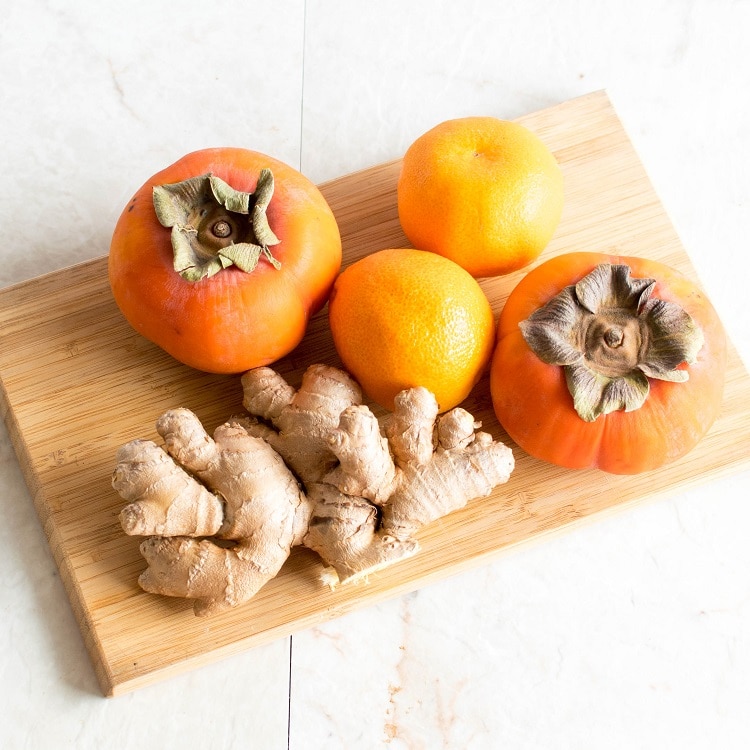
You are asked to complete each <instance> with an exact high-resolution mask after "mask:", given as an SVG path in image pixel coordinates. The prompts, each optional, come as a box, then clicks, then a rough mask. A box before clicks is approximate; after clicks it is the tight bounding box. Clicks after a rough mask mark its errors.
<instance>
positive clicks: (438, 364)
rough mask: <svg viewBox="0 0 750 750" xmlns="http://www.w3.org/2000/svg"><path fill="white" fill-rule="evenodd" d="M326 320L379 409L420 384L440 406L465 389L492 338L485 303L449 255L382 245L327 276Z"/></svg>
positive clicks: (489, 312) (342, 353)
mask: <svg viewBox="0 0 750 750" xmlns="http://www.w3.org/2000/svg"><path fill="white" fill-rule="evenodd" d="M329 322H330V327H331V332H332V334H333V341H334V345H335V347H336V351H337V352H338V354H339V357H340V358H341V361H342V363H343V364H344V366H345V367H346V369H347V370H348V371H349V372H350V373H351V375H352V376H353V377H354V378H355V379H356V380H357V381H358V382H359V383H360V385H361V386H362V389H363V390H364V392H365V393H366V394H367V395H368V396H369V397H370V398H371V399H372V400H373V401H375V402H376V403H378V404H380V405H381V406H383V407H385V408H386V409H393V399H394V397H395V396H396V394H397V393H398V392H399V391H401V390H403V389H405V388H410V387H414V386H424V387H425V388H427V389H429V390H430V391H432V393H433V394H435V397H436V398H437V401H438V405H439V408H440V411H446V410H448V409H451V408H453V407H454V406H456V405H457V404H459V403H460V402H461V401H463V400H464V399H465V398H466V396H468V394H469V392H470V391H471V389H472V388H473V387H474V385H475V383H476V382H477V381H478V380H479V378H480V377H481V375H482V373H483V372H484V370H485V369H486V367H487V365H488V363H489V359H490V356H491V354H492V348H493V345H494V340H495V332H494V319H493V313H492V308H491V307H490V303H489V301H488V299H487V297H486V296H485V294H484V292H483V291H482V288H481V287H480V286H479V284H478V283H477V281H476V279H474V278H472V276H471V275H470V274H469V273H467V272H466V271H465V270H464V269H462V268H461V267H460V266H458V265H457V264H456V263H454V262H453V261H450V260H448V259H446V258H442V257H441V256H439V255H436V254H434V253H429V252H424V251H421V250H413V249H387V250H381V251H379V252H375V253H373V254H372V255H368V256H365V257H364V258H362V259H361V260H359V261H357V262H356V263H354V264H352V265H351V266H349V267H348V268H346V269H345V270H344V271H343V272H342V273H341V274H340V275H339V277H338V278H337V280H336V282H335V283H334V287H333V292H332V294H331V297H330V300H329Z"/></svg>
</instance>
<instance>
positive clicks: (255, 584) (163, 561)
mask: <svg viewBox="0 0 750 750" xmlns="http://www.w3.org/2000/svg"><path fill="white" fill-rule="evenodd" d="M264 541H265V542H266V544H257V540H253V542H252V543H250V542H249V541H248V542H246V543H244V544H237V545H235V546H234V547H229V548H227V547H221V546H219V545H217V544H216V543H215V542H212V541H210V540H208V539H203V540H200V541H199V540H197V539H189V538H185V537H167V538H160V537H151V538H149V539H146V540H144V541H143V542H142V543H141V554H142V555H143V557H144V558H145V559H146V562H147V563H148V568H147V569H146V570H145V571H144V572H143V573H141V576H140V578H139V579H138V583H139V584H140V586H141V588H142V589H143V590H144V591H148V592H149V593H152V594H161V595H163V596H178V597H183V598H186V599H194V600H195V601H194V603H193V611H194V612H195V614H196V615H198V616H207V615H212V614H216V613H218V612H222V611H224V610H227V609H231V608H233V607H236V606H237V605H239V604H242V603H243V602H246V601H248V600H249V599H250V598H251V597H252V596H254V595H255V594H256V593H257V591H258V590H259V589H260V588H261V587H262V586H263V585H264V584H265V583H266V582H267V581H269V580H270V579H271V578H274V577H275V576H276V574H277V573H278V572H279V570H280V569H281V566H282V565H283V564H284V562H285V561H286V559H287V557H288V555H289V552H288V550H286V549H284V548H283V547H278V546H277V545H275V544H273V543H272V541H271V540H269V539H266V540H264ZM259 552H260V554H259Z"/></svg>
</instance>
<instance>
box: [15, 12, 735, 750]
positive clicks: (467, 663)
mask: <svg viewBox="0 0 750 750" xmlns="http://www.w3.org/2000/svg"><path fill="white" fill-rule="evenodd" d="M0 5H1V6H2V8H1V10H2V13H0V17H2V22H0V81H1V82H2V83H1V84H0V173H1V174H2V175H3V178H4V179H3V181H2V185H0V227H2V234H3V242H2V243H1V244H0V258H1V259H2V263H1V264H0V286H7V285H9V284H11V283H14V282H18V281H22V280H24V279H28V278H32V277H34V276H37V275H39V274H42V273H45V272H48V271H53V270H56V269H59V268H62V267H65V266H68V265H71V264H73V263H76V262H78V261H82V260H86V259H89V258H93V257H96V256H100V255H103V254H105V253H106V252H107V247H108V242H109V237H110V234H111V231H112V227H113V223H114V221H115V219H116V217H117V215H118V214H119V212H120V210H121V208H122V206H123V205H124V202H125V201H126V200H127V199H128V197H129V196H130V194H131V193H132V191H133V190H134V189H135V188H136V187H137V186H138V185H140V184H141V182H142V181H143V180H144V179H145V178H146V177H148V176H149V175H151V174H152V173H153V172H155V171H156V170H157V169H159V168H160V167H162V166H164V165H166V164H168V163H170V162H172V161H174V160H175V159H176V158H178V157H179V156H181V155H182V154H183V153H185V152H187V151H190V150H193V149H195V148H200V147H204V146H213V145H245V146H248V147H251V148H255V149H257V150H261V151H265V152H267V153H271V154H273V155H275V156H277V157H279V158H281V159H284V160H286V161H288V162H290V163H291V164H293V165H296V166H299V167H300V168H301V169H302V171H304V172H305V173H306V174H307V175H308V176H309V177H311V178H312V179H313V180H315V181H322V180H326V179H329V178H332V177H336V176H337V175H340V174H343V173H346V172H350V171H353V170H355V169H359V168H362V167H367V166H370V165H373V164H377V163H379V162H381V161H383V160H387V159H392V158H396V157H397V156H399V155H400V154H401V153H402V152H403V150H404V149H405V147H406V146H407V145H408V144H409V143H410V142H411V140H413V138H414V137H416V135H418V134H419V133H420V132H422V131H423V130H425V129H427V128H428V127H430V126H431V125H433V124H435V123H437V122H439V121H440V120H442V119H447V118H449V117H454V116H460V115H466V114H477V113H479V114H491V115H495V116H498V117H505V118H510V117H514V116H517V115H520V114H523V113H526V112H530V111H534V110H536V109H540V108H543V107H545V106H548V105H551V104H554V103H557V102H559V101H562V100H565V99H568V98H571V97H573V96H577V95H579V94H584V93H587V92H589V91H592V90H596V89H600V88H606V89H608V91H609V94H610V97H611V98H612V100H613V102H614V104H615V107H616V109H617V110H618V112H619V114H620V116H621V118H622V120H623V122H624V125H625V127H626V129H627V131H628V133H629V134H630V136H631V138H632V140H633V141H634V143H635V145H636V148H637V150H638V151H639V153H640V155H641V157H642V159H643V161H644V163H645V165H646V168H647V170H648V172H649V174H650V175H651V177H652V179H653V181H654V184H655V186H656V189H657V192H658V193H659V195H660V196H661V198H662V200H663V202H664V204H665V206H666V208H667V210H668V212H669V213H670V215H671V217H672V219H673V221H674V223H675V225H676V227H677V229H678V232H679V233H680V235H681V237H682V239H683V242H684V244H685V247H686V249H687V251H688V253H689V254H690V256H691V258H692V260H693V261H694V263H695V265H696V266H697V267H698V269H699V272H700V274H701V277H702V279H703V281H704V284H705V286H706V287H707V288H708V291H709V293H710V294H711V296H712V298H713V299H714V302H715V303H716V306H717V307H718V308H719V310H720V312H721V314H722V316H723V318H724V320H725V323H726V326H727V328H728V330H729V333H730V336H731V338H732V339H733V341H734V343H735V344H736V345H737V347H738V348H739V350H740V352H741V353H742V355H743V357H744V359H745V361H746V362H748V361H750V318H749V316H748V312H747V292H746V288H745V285H746V283H747V281H746V279H747V277H748V273H749V272H750V261H748V239H747V238H748V236H749V235H750V209H749V207H748V198H747V196H748V194H750V169H748V157H749V156H750V149H749V148H748V143H749V142H750V97H749V95H748V92H749V91H750V54H749V53H748V52H747V38H748V36H749V35H750V2H747V1H746V0H736V1H735V2H731V1H730V0H696V1H694V2H688V1H687V0H631V2H628V3H602V2H597V0H568V1H567V2H564V1H563V0H560V1H559V2H544V1H543V0H506V1H505V2H502V3H499V2H495V1H494V0H467V2H463V3H455V2H450V3H449V2H427V1H426V0H412V2H409V3H403V2H397V0H381V2H377V3H365V2H359V1H356V2H352V1H351V0H350V1H349V2H346V1H345V0H328V1H327V2H323V1H322V0H283V1H282V2H276V3H263V4H261V3H250V2H230V1H229V0H220V1H219V2H213V3H199V2H195V1H194V0H179V1H178V0H167V1H165V2H153V1H149V0H131V2H129V3H109V2H106V1H105V2H101V1H100V2H94V1H93V0H75V1H70V2H64V1H63V0H46V1H45V0H28V1H27V2H24V3H14V2H10V1H9V0H0ZM749 450H750V449H749ZM0 483H1V484H0V509H1V510H2V516H3V518H4V522H3V524H2V525H1V526H0V542H1V546H2V549H3V558H4V561H5V564H4V570H3V574H2V575H1V576H0V603H1V605H2V619H1V620H0V716H2V720H1V721H0V747H2V748H4V749H5V748H8V749H9V750H14V749H15V748H35V750H44V749H45V748H77V749H78V748H80V749H84V748H102V747H106V748H152V747H153V748H178V747H183V746H185V743H189V745H188V746H190V747H205V748H261V749H265V748H269V749H270V750H275V749H277V748H278V749H281V748H287V747H288V748H293V749H294V750H306V749H307V748H312V749H317V748H326V749H328V748H346V749H349V748H366V749H369V748H380V747H383V748H390V749H391V750H402V749H404V750H405V749H406V748H409V749H411V748H415V749H421V748H426V749H429V750H432V749H433V748H447V749H449V750H454V749H463V748H471V749H472V750H473V749H475V748H501V747H502V748H509V749H510V750H521V749H524V750H525V749H527V748H528V749H530V750H531V749H534V750H537V749H547V748H550V749H554V750H558V749H563V748H571V749H573V748H574V749H575V750H581V749H589V748H590V749H593V750H598V749H599V748H608V750H611V749H615V748H623V749H627V750H632V749H633V748H649V749H650V748H659V749H660V750H661V749H664V748H680V750H686V749H693V748H701V749H702V748H717V749H718V748H720V749H722V750H735V749H736V750H739V749H740V748H746V747H748V746H750V710H749V709H748V706H750V545H749V544H748V542H747V537H748V532H749V530H750V505H748V499H747V496H748V489H749V488H750V475H749V474H748V473H747V472H743V473H740V474H737V475H735V476H733V477H731V478H728V479H725V480H723V481H719V482H714V483H712V484H710V485H707V486H703V487H700V488H698V489H694V490H692V491H690V492H683V493H680V494H676V495H675V496H674V497H671V498H668V499H665V500H660V501H658V502H654V503H652V504H648V505H645V506H639V507H637V508H633V509H630V510H628V511H625V512H622V513H619V514H617V515H614V516H612V517H609V518H607V519H606V520H600V521H597V522H595V523H593V524H591V525H588V526H586V527H585V528H582V529H578V530H576V531H574V532H571V533H569V534H566V535H564V536H561V537H558V538H556V539H552V540H549V541H546V542H544V543H543V544H539V545H536V546H534V547H530V548H526V549H520V550H518V551H515V552H513V553H512V554H510V555H508V556H506V557H504V558H503V559H502V560H500V561H498V562H496V563H494V564H492V565H488V566H486V567H484V568H481V569H479V570H477V571H473V572H471V573H467V574H464V575H461V576H458V577H455V578H452V579H450V580H447V581H445V582H443V583H440V584H436V585H432V586H430V587H427V588H424V589H422V590H420V591H419V592H417V593H414V594H412V595H409V596H405V597H403V598H400V599H396V600H393V601H390V602H387V603H385V604H382V605H379V606H376V607H372V608H370V609H367V610H364V611H361V612H358V613H356V614H352V615H349V616H346V617H343V618H341V619H338V620H336V621H333V622H331V623H328V624H326V625H324V626H321V627H318V628H314V629H311V630H308V631H305V632H301V633H298V634H296V635H294V636H293V637H292V638H291V639H283V640H281V641H278V642H276V643H274V644H272V645H270V646H267V647H262V648H258V649H256V650H254V651H251V652H249V653H246V654H244V655H242V656H239V657H235V658H233V659H231V660H226V661H223V662H220V663H218V664H214V665H212V666H209V667H206V668H203V669H200V670H198V671H195V672H192V673H190V674H188V675H184V676H181V677H177V678H173V679H171V680H168V681H165V682H162V683H160V684H157V685H154V686H151V687H148V688H146V689H143V690H141V691H139V692H136V693H133V694H129V695H125V696H122V697H119V698H115V699H111V700H106V699H104V698H102V697H100V694H99V691H98V687H97V684H96V680H95V678H94V674H93V671H92V668H91V666H90V664H89V661H88V658H87V656H86V653H85V651H84V648H83V645H82V641H81V637H80V635H79V632H78V629H77V626H76V624H75V622H74V620H73V616H72V614H71V612H70V608H69V605H68V602H67V598H66V596H65V593H64V591H63V588H62V585H61V583H60V579H59V576H58V573H57V571H56V568H55V566H54V563H53V561H52V557H51V554H50V552H49V550H48V547H47V543H46V540H45V538H44V534H43V532H42V529H41V526H40V524H39V522H38V520H37V518H36V515H35V513H34V510H33V506H32V503H31V500H30V497H29V494H28V491H27V489H26V487H25V485H24V482H23V479H22V477H21V474H20V470H19V467H18V463H17V461H16V459H15V456H14V453H13V450H12V447H11V445H10V442H9V439H8V436H7V433H6V432H5V431H4V428H3V429H2V431H1V432H0Z"/></svg>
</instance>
